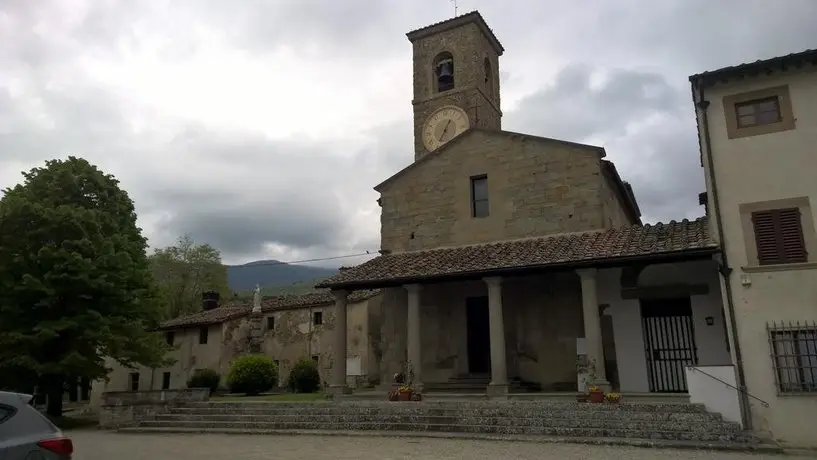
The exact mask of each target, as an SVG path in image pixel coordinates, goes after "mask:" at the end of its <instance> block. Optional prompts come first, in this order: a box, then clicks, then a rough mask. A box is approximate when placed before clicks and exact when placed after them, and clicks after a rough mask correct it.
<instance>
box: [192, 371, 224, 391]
mask: <svg viewBox="0 0 817 460" xmlns="http://www.w3.org/2000/svg"><path fill="white" fill-rule="evenodd" d="M219 383H221V376H220V375H219V374H218V372H216V371H214V370H212V369H202V370H200V371H198V372H196V373H195V374H193V376H192V377H190V380H188V381H187V388H209V389H210V394H213V393H214V392H215V391H216V390H218V385H219Z"/></svg>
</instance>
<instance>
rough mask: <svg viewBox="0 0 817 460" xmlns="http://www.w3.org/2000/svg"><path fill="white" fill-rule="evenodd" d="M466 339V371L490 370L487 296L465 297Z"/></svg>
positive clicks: (486, 372) (487, 371)
mask: <svg viewBox="0 0 817 460" xmlns="http://www.w3.org/2000/svg"><path fill="white" fill-rule="evenodd" d="M465 317H466V323H467V324H466V334H467V340H468V373H470V374H489V373H490V372H491V328H490V323H489V319H488V297H487V296H485V297H468V298H467V299H465Z"/></svg>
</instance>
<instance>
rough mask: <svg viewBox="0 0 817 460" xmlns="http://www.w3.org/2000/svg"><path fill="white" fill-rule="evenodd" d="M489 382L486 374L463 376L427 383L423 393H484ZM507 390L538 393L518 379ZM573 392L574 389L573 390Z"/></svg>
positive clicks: (489, 379)
mask: <svg viewBox="0 0 817 460" xmlns="http://www.w3.org/2000/svg"><path fill="white" fill-rule="evenodd" d="M490 381H491V377H490V376H489V375H487V374H464V375H457V376H454V377H451V378H450V379H448V380H447V381H445V382H427V383H425V384H424V385H423V389H424V391H425V392H432V393H434V392H440V393H460V394H467V393H485V388H486V387H487V386H488V383H489V382H490ZM508 383H509V388H508V390H509V391H511V392H513V393H525V392H533V391H540V390H541V387H539V386H537V385H536V384H532V383H529V382H524V381H522V380H520V379H511V380H510V382H508ZM574 390H575V388H574Z"/></svg>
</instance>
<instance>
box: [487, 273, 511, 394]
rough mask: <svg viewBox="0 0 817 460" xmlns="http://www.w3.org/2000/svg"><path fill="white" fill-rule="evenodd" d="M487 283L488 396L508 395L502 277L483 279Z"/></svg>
mask: <svg viewBox="0 0 817 460" xmlns="http://www.w3.org/2000/svg"><path fill="white" fill-rule="evenodd" d="M484 281H485V284H486V285H488V321H489V328H490V332H491V383H489V384H488V390H487V391H488V396H489V397H507V396H508V364H507V355H506V353H505V322H504V321H503V318H502V278H500V277H490V278H485V279H484Z"/></svg>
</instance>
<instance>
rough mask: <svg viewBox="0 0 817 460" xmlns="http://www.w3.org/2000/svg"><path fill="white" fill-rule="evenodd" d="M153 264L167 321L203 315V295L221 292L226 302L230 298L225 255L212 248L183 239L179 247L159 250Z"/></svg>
mask: <svg viewBox="0 0 817 460" xmlns="http://www.w3.org/2000/svg"><path fill="white" fill-rule="evenodd" d="M150 262H151V269H152V271H153V276H154V278H155V279H156V281H157V282H158V284H159V287H160V289H161V292H162V296H163V298H164V303H165V304H166V306H167V309H166V311H165V318H175V317H177V316H181V315H184V314H187V313H192V312H196V311H199V310H200V309H201V293H202V292H203V291H217V292H218V293H219V294H221V298H222V299H226V298H227V297H228V296H229V294H230V288H229V286H228V284H227V267H226V266H225V265H223V264H222V263H221V253H220V252H219V251H218V249H215V248H214V247H212V246H210V245H209V244H196V242H195V241H193V238H191V237H190V235H184V236H182V237H180V238H179V240H178V242H177V243H176V245H175V246H169V247H167V248H164V249H157V250H156V251H155V252H154V253H153V255H151V256H150Z"/></svg>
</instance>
